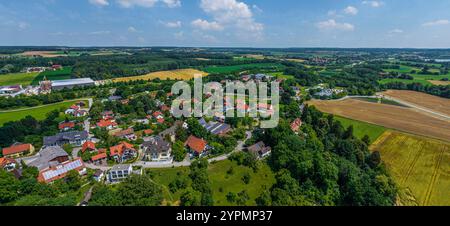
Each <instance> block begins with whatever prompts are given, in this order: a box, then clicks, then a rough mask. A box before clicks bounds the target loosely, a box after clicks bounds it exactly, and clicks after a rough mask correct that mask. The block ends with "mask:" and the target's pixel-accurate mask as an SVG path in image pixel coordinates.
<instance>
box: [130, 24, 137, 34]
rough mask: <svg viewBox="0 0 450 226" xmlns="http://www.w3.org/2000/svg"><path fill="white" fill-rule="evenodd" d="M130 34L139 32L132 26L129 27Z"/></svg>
mask: <svg viewBox="0 0 450 226" xmlns="http://www.w3.org/2000/svg"><path fill="white" fill-rule="evenodd" d="M128 32H131V33H135V32H138V30H137V29H136V28H135V27H133V26H130V27H128Z"/></svg>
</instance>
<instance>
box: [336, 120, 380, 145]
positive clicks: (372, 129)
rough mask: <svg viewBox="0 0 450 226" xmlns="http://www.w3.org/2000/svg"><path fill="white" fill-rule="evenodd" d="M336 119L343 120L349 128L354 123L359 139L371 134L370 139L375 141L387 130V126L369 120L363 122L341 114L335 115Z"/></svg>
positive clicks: (342, 122)
mask: <svg viewBox="0 0 450 226" xmlns="http://www.w3.org/2000/svg"><path fill="white" fill-rule="evenodd" d="M334 118H335V119H336V120H338V121H339V122H341V124H342V126H344V128H348V127H349V126H351V125H353V133H354V134H355V136H356V137H358V138H359V139H361V138H363V137H364V136H365V135H367V136H369V138H370V141H371V142H374V141H376V140H377V139H378V137H380V136H381V134H383V133H384V132H386V128H384V127H382V126H378V125H374V124H370V123H367V122H361V121H357V120H353V119H348V118H344V117H340V116H334Z"/></svg>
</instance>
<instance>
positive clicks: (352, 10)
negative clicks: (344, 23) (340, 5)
mask: <svg viewBox="0 0 450 226" xmlns="http://www.w3.org/2000/svg"><path fill="white" fill-rule="evenodd" d="M344 13H345V14H348V15H356V14H358V9H357V8H356V7H354V6H347V8H345V9H344Z"/></svg>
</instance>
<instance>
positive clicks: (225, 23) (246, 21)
mask: <svg viewBox="0 0 450 226" xmlns="http://www.w3.org/2000/svg"><path fill="white" fill-rule="evenodd" d="M200 8H201V9H202V10H203V11H204V12H205V13H207V14H208V15H210V16H211V17H212V18H213V19H214V22H212V23H216V24H217V27H221V28H222V29H225V28H233V29H235V33H236V35H237V36H239V37H248V38H250V39H255V38H258V39H260V38H262V37H261V36H262V32H263V30H264V25H263V24H261V23H258V22H256V21H255V18H254V16H253V13H252V10H251V7H249V6H248V5H247V4H245V3H244V2H239V1H237V0H201V2H200ZM203 21H204V20H203ZM198 22H199V21H198V20H197V23H198ZM243 33H244V35H243Z"/></svg>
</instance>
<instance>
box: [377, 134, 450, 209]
mask: <svg viewBox="0 0 450 226" xmlns="http://www.w3.org/2000/svg"><path fill="white" fill-rule="evenodd" d="M370 149H371V150H373V151H380V153H381V158H382V160H383V162H384V163H385V164H386V166H387V168H388V170H389V172H390V173H391V175H392V176H393V178H394V180H395V181H396V183H397V185H398V186H399V188H400V192H399V193H400V197H399V198H400V199H399V204H400V205H421V206H430V205H447V206H448V205H450V196H449V188H450V143H447V142H442V141H438V140H434V139H429V138H424V137H418V136H414V135H409V134H404V133H400V132H393V131H388V132H386V133H384V134H383V135H382V136H381V137H380V138H379V139H378V140H377V141H376V142H374V143H373V144H372V146H371V147H370Z"/></svg>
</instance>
